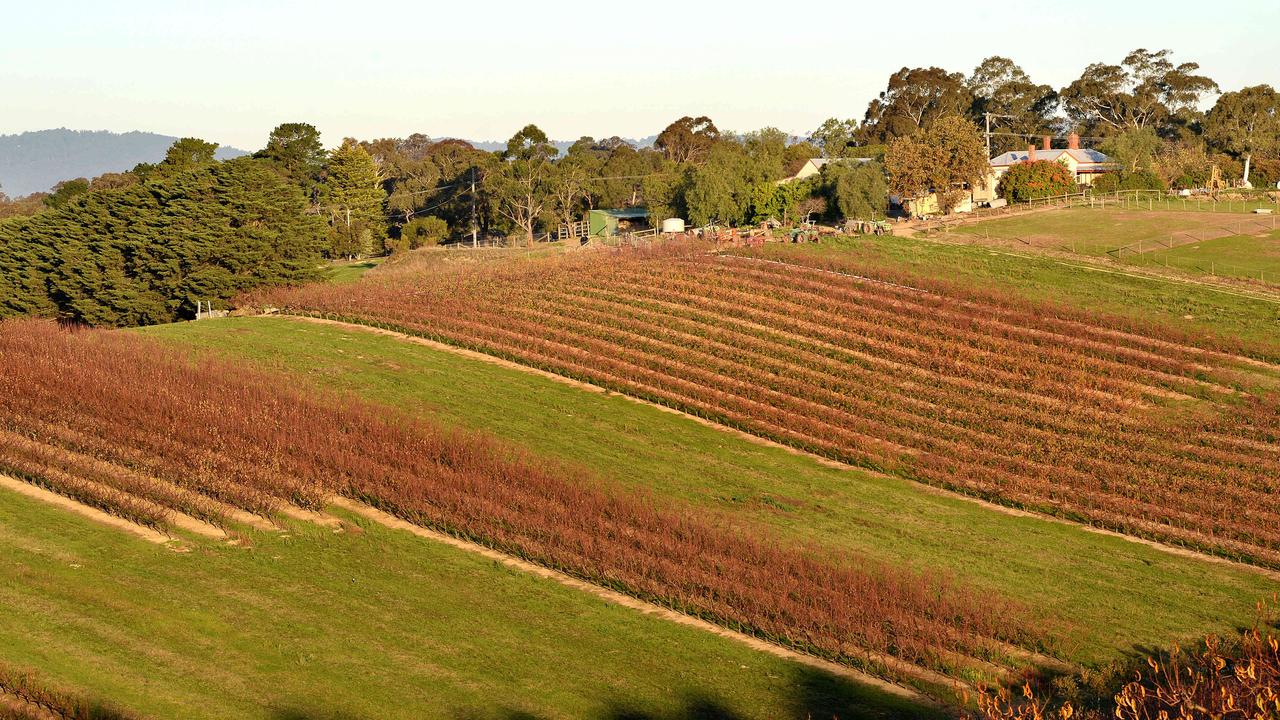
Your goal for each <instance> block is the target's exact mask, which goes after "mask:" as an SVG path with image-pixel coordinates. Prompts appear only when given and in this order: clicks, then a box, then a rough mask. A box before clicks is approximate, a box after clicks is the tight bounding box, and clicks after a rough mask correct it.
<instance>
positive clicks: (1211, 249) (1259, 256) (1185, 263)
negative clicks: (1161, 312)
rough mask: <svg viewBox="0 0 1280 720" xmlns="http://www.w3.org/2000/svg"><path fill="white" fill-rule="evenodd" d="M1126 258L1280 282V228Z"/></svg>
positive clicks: (1150, 263)
mask: <svg viewBox="0 0 1280 720" xmlns="http://www.w3.org/2000/svg"><path fill="white" fill-rule="evenodd" d="M1129 262H1132V263H1136V264H1141V265H1163V266H1165V267H1175V268H1178V269H1179V270H1186V271H1188V272H1193V273H1200V274H1211V275H1222V276H1226V277H1235V278H1249V279H1253V280H1263V281H1266V282H1268V283H1271V284H1275V285H1280V230H1277V231H1273V232H1270V233H1267V234H1265V235H1262V236H1255V235H1235V236H1231V237H1221V238H1214V239H1212V240H1204V241H1201V242H1198V243H1194V244H1191V245H1179V246H1178V247H1175V248H1173V249H1171V250H1152V251H1150V252H1145V253H1143V254H1141V255H1137V256H1134V257H1132V258H1129Z"/></svg>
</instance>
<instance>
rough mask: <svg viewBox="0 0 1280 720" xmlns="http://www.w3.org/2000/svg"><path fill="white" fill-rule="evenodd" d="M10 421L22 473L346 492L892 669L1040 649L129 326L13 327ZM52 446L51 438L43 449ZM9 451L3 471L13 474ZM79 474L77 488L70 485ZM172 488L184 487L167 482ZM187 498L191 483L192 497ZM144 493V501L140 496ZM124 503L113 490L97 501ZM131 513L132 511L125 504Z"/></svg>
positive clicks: (994, 611) (185, 488) (979, 615)
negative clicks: (194, 355)
mask: <svg viewBox="0 0 1280 720" xmlns="http://www.w3.org/2000/svg"><path fill="white" fill-rule="evenodd" d="M0 430H2V431H4V432H5V433H7V435H4V436H0V437H9V438H10V443H9V444H10V446H12V447H14V448H18V449H22V450H23V453H22V454H21V456H20V460H21V461H22V462H23V464H22V466H21V467H20V468H18V469H20V470H21V471H22V473H23V474H24V475H26V476H28V477H37V478H39V479H40V480H41V481H42V482H44V483H46V484H49V485H50V486H52V487H53V488H54V489H55V490H59V491H62V492H67V493H68V494H74V495H77V496H81V494H80V492H79V489H78V487H79V486H78V485H76V484H66V485H63V484H61V483H62V482H63V481H64V480H65V478H66V477H68V476H69V477H71V478H74V479H75V482H76V483H88V484H92V485H94V486H100V487H101V488H106V489H111V490H112V491H114V492H119V493H122V494H123V495H124V497H125V498H126V499H130V500H131V501H132V500H133V499H134V498H137V502H145V503H147V504H148V506H153V505H154V506H156V507H159V508H171V509H174V510H180V511H183V512H191V511H193V510H192V507H191V504H192V500H191V498H192V496H193V495H194V496H200V495H208V496H210V497H213V498H216V499H218V500H220V501H222V502H224V503H228V504H231V505H235V506H238V507H241V508H244V509H246V510H249V511H252V512H259V513H264V514H269V513H271V512H272V510H273V509H275V508H277V507H279V506H280V505H281V504H283V503H292V504H296V505H300V506H303V507H308V508H317V509H318V508H323V506H324V505H325V502H326V498H328V497H329V496H330V495H331V494H332V493H341V494H344V495H347V496H349V497H353V498H356V499H360V500H364V501H366V502H369V503H371V504H373V505H376V506H378V507H380V508H382V509H384V510H386V511H388V512H391V513H393V514H395V515H398V516H400V517H402V518H404V519H407V520H409V521H411V522H415V523H418V524H421V525H423V526H427V527H432V528H436V529H439V530H441V531H444V532H447V533H450V534H453V535H456V536H459V537H463V538H467V539H470V540H473V541H476V542H480V543H483V544H485V545H488V546H491V547H494V548H497V549H499V550H502V551H504V552H508V553H511V554H514V555H518V556H521V557H524V558H527V559H529V560H532V561H535V562H538V563H540V564H543V565H545V566H548V567H552V568H556V569H560V570H563V571H565V572H568V573H570V574H573V575H576V576H578V577H581V578H583V579H586V580H589V581H591V582H595V583H597V584H600V585H604V586H608V587H612V588H617V589H620V590H623V591H625V592H627V593H630V594H632V595H635V596H637V597H641V598H644V599H648V600H651V601H654V602H657V603H660V604H663V605H666V606H669V607H672V608H675V609H678V610H681V611H683V612H686V613H689V614H691V615H696V616H700V617H704V618H707V619H709V620H712V621H714V622H718V623H720V624H723V625H725V626H727V627H731V628H735V629H739V630H742V631H744V632H747V633H750V634H754V635H757V636H760V637H764V638H768V639H771V640H775V641H777V642H781V643H785V644H788V645H791V646H793V647H796V648H799V649H801V650H804V651H807V652H810V653H814V654H817V655H821V656H824V657H828V658H831V659H834V660H838V661H843V662H849V663H853V664H857V665H863V666H867V667H869V668H872V669H878V670H880V671H882V672H885V673H887V674H893V672H894V671H893V670H891V669H889V665H891V663H889V664H886V662H885V661H884V660H883V657H884V656H893V657H896V658H899V659H902V660H905V661H907V662H909V663H916V664H921V665H927V666H930V667H935V668H940V669H944V670H950V669H965V668H966V667H972V666H973V663H970V662H969V661H968V660H966V658H984V659H991V660H994V661H996V662H1002V661H1007V657H1008V656H1007V655H1006V654H1005V652H1006V649H1007V646H1006V643H1016V644H1019V645H1024V646H1029V647H1038V646H1040V645H1041V642H1040V640H1039V637H1040V632H1041V631H1039V630H1032V629H1031V628H1032V627H1033V626H1034V623H1033V622H1031V620H1030V619H1029V618H1028V617H1027V614H1026V613H1025V612H1024V611H1022V610H1020V609H1019V608H1017V607H1014V606H1012V605H1011V604H1009V603H1006V602H1003V601H1000V600H998V599H992V598H991V597H990V596H987V595H984V596H982V597H976V596H974V595H971V594H970V593H968V592H966V591H965V590H963V589H961V588H957V587H955V586H954V585H953V584H952V583H950V582H948V581H946V580H945V579H935V578H926V577H924V576H921V575H917V574H915V573H912V572H906V571H900V570H897V569H894V568H890V567H887V566H885V565H882V564H879V563H875V562H872V561H869V560H866V559H862V558H857V557H847V558H842V559H841V560H840V561H838V562H837V561H832V560H826V559H821V558H820V557H819V556H818V554H816V553H812V552H809V551H806V550H803V549H796V548H793V547H786V546H780V545H778V544H777V543H775V542H773V541H772V540H770V539H768V537H767V536H764V537H761V535H760V533H759V531H758V530H756V531H752V532H750V533H748V532H747V531H746V529H741V530H739V529H734V528H725V527H720V526H718V525H716V524H713V523H711V522H709V521H707V520H704V519H701V518H699V517H697V516H695V515H693V514H692V513H690V512H688V511H685V510H681V509H678V508H667V507H663V506H660V505H659V504H657V503H656V502H655V501H654V500H652V499H651V498H648V497H646V496H638V495H632V494H623V493H614V492H609V491H607V490H606V489H605V486H604V484H603V483H602V482H601V481H600V480H599V479H598V478H595V477H591V476H589V475H587V474H585V473H583V472H580V471H577V470H575V469H573V468H567V467H562V466H559V465H555V464H549V463H545V462H542V461H539V460H537V459H535V458H532V457H530V456H527V455H525V454H523V453H521V452H518V451H516V450H515V449H513V448H509V447H505V446H502V445H499V444H497V443H495V442H494V441H493V440H490V439H488V438H486V437H483V436H480V435H475V434H468V433H460V432H451V431H446V430H442V429H440V428H438V427H435V426H433V425H431V424H430V423H428V422H426V421H425V420H422V419H418V418H411V417H406V416H402V415H400V414H398V413H395V412H393V411H391V410H389V409H387V408H384V407H380V406H376V405H372V404H369V403H366V402H362V401H359V400H356V399H354V398H350V397H334V396H327V395H315V394H309V393H307V392H304V391H303V390H299V389H295V388H294V387H293V383H292V382H291V381H290V380H288V379H287V378H282V377H276V376H272V375H267V374H263V373H258V372H252V371H249V370H246V369H243V368H239V367H236V366H234V365H230V364H225V363H216V362H199V363H192V362H189V361H188V360H186V359H185V358H184V357H181V356H177V355H175V354H172V353H169V352H166V351H164V350H162V349H161V348H160V347H158V346H156V345H154V344H153V343H151V342H148V341H145V340H144V339H141V338H138V337H135V336H132V335H126V334H122V333H110V332H84V331H81V332H65V331H62V330H59V329H58V328H57V327H56V326H55V325H53V324H49V323H43V322H33V321H27V322H8V323H2V324H0ZM39 448H43V449H39ZM7 458H8V455H7V454H6V455H4V456H0V469H3V468H5V467H9V468H10V469H12V464H11V462H10V461H9V460H8V459H7ZM66 482H68V483H70V481H69V480H67V481H66ZM165 486H169V487H170V488H171V490H173V491H171V492H169V493H167V494H166V493H163V492H160V491H158V489H157V488H160V487H165ZM179 488H180V489H181V490H182V492H178V491H177V489H179ZM132 493H137V495H136V496H135V495H133V494H132ZM114 497H115V496H114V495H111V494H110V493H106V492H104V493H102V494H101V495H100V499H99V501H98V504H101V505H105V506H111V505H112V503H113V498H114ZM116 510H117V511H118V512H122V513H132V512H134V510H133V509H132V508H131V507H130V506H128V505H125V504H123V503H122V505H121V507H118V508H116Z"/></svg>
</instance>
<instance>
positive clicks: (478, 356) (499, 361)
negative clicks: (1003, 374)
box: [258, 314, 1280, 581]
mask: <svg viewBox="0 0 1280 720" xmlns="http://www.w3.org/2000/svg"><path fill="white" fill-rule="evenodd" d="M258 317H279V318H284V319H287V320H292V321H295V322H309V323H315V324H318V325H329V326H333V327H340V328H344V329H347V330H354V331H360V332H367V333H371V334H374V335H383V336H386V337H391V338H395V339H397V340H401V341H404V342H410V343H413V344H416V345H422V346H425V347H428V348H432V349H434V350H439V351H442V352H448V353H453V354H454V355H460V356H462V357H466V358H470V359H472V360H479V361H481V362H486V363H490V364H492V365H498V366H500V367H504V368H509V369H512V370H518V371H520V372H524V373H530V374H533V375H537V376H540V377H544V378H547V379H549V380H554V381H556V382H558V383H561V384H564V385H569V386H571V387H576V388H579V389H582V390H587V391H589V392H593V393H597V394H600V395H608V396H612V397H620V398H625V399H627V400H629V401H631V402H634V403H638V404H640V405H645V406H647V407H651V408H655V409H657V410H661V411H663V412H666V413H670V414H672V415H679V416H681V417H683V418H686V419H688V420H692V421H693V422H696V423H698V424H700V425H704V426H706V427H710V428H715V429H716V430H719V431H721V432H727V433H730V434H732V435H735V436H737V437H740V438H742V439H744V440H746V441H747V442H751V443H754V444H756V445H763V446H765V447H770V448H776V449H779V450H783V451H785V452H788V453H791V454H792V455H799V456H802V457H805V458H808V459H809V460H812V461H814V462H817V463H818V464H820V465H823V466H825V467H829V468H834V469H839V470H853V471H857V472H861V473H865V474H867V475H871V476H874V477H880V478H888V479H892V480H897V481H899V482H906V483H910V484H911V485H913V486H914V487H916V488H918V489H921V490H924V491H925V492H928V493H930V494H933V495H937V496H941V497H946V498H950V499H954V500H963V501H965V502H968V503H973V504H975V505H978V506H979V507H982V508H985V509H988V510H993V511H995V512H1000V513H1004V514H1005V515H1011V516H1014V517H1027V518H1036V519H1039V520H1043V521H1046V522H1052V523H1057V524H1059V525H1067V526H1069V527H1074V528H1077V529H1080V530H1084V531H1086V532H1090V533H1094V534H1096V535H1104V536H1107V537H1114V538H1119V539H1121V540H1125V541H1128V542H1131V543H1135V544H1138V545H1145V546H1147V547H1150V548H1154V549H1156V550H1159V551H1161V552H1164V553H1167V554H1169V555H1174V556H1177V557H1183V558H1189V559H1194V560H1200V561H1203V562H1209V563H1214V564H1216V565H1222V566H1224V567H1231V568H1235V569H1238V570H1245V571H1248V572H1252V573H1255V574H1258V575H1262V576H1263V577H1267V578H1271V579H1273V580H1277V581H1280V571H1277V570H1272V569H1269V568H1265V567H1260V566H1257V565H1250V564H1248V563H1242V562H1238V561H1236V560H1231V559H1229V558H1224V557H1219V556H1217V555H1210V554H1208V553H1203V552H1199V551H1197V550H1192V549H1189V548H1185V547H1179V546H1177V545H1167V544H1165V543H1161V542H1157V541H1155V540H1149V539H1147V538H1141V537H1134V536H1132V535H1125V534H1124V533H1120V532H1116V531H1114V530H1107V529H1105V528H1100V527H1095V526H1093V525H1085V524H1082V523H1078V522H1074V521H1071V520H1067V519H1064V518H1060V517H1054V516H1053V515H1047V514H1045V513H1039V512H1033V511H1030V510H1021V509H1019V508H1014V507H1009V506H1007V505H1000V504H998V503H993V502H991V501H989V500H983V499H981V498H976V497H973V496H970V495H965V494H963V493H957V492H953V491H951V490H946V489H944V488H940V487H935V486H933V485H929V484H927V483H921V482H917V481H915V480H911V479H909V478H903V477H900V476H897V475H886V474H884V473H878V472H875V471H873V470H869V469H866V468H862V467H858V466H855V465H849V464H847V463H842V462H840V461H838V460H832V459H831V458H827V457H823V456H821V455H815V454H813V453H808V452H805V451H803V450H800V449H798V448H794V447H791V446H790V445H783V444H782V443H778V442H774V441H772V440H768V439H765V438H762V437H760V436H758V435H752V434H751V433H748V432H744V431H742V430H738V429H737V428H732V427H728V426H725V425H720V424H719V423H715V422H712V421H710V420H707V419H706V418H701V417H698V416H696V415H690V414H689V413H685V412H681V411H680V410H676V409H675V408H672V407H668V406H666V405H662V404H659V403H654V402H650V401H648V400H642V399H640V398H636V397H632V396H630V395H625V394H623V393H618V392H614V391H612V390H608V389H606V388H602V387H599V386H597V385H592V384H590V383H586V382H583V381H581V380H575V379H573V378H568V377H565V376H563V375H557V374H555V373H552V372H548V371H546V370H541V369H538V368H532V367H529V366H527V365H521V364H519V363H516V362H512V361H510V360H506V359H503V358H499V357H494V356H493V355H486V354H484V353H481V352H476V351H475V350H467V349H465V348H460V347H456V346H453V345H449V344H447V343H442V342H438V341H435V340H428V339H427V338H423V337H418V336H416V335H409V334H407V333H402V332H398V331H396V330H387V329H385V328H378V327H373V326H370V325H360V324H358V323H349V322H343V321H341V320H328V319H325V318H316V317H308V316H305V315H287V314H275V315H263V316H258Z"/></svg>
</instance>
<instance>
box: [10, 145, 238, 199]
mask: <svg viewBox="0 0 1280 720" xmlns="http://www.w3.org/2000/svg"><path fill="white" fill-rule="evenodd" d="M177 139H178V138H176V137H171V136H169V135H158V134H156V133H148V132H137V131H134V132H126V133H114V132H110V131H106V130H96V131H95V130H68V129H67V128H57V129H54V130H36V131H33V132H24V133H19V134H17V135H0V191H2V192H4V193H5V194H6V195H8V196H9V197H21V196H23V195H30V194H31V193H36V192H44V191H46V190H48V189H50V188H52V187H53V186H54V185H56V184H58V183H59V182H61V181H63V180H71V179H73V178H78V177H84V178H92V177H94V176H95V175H101V174H102V173H105V172H122V171H125V170H128V169H130V168H132V167H133V166H135V165H137V164H138V163H144V162H157V161H159V160H161V159H162V158H164V153H165V150H167V149H169V146H170V145H172V144H173V141H174V140H177ZM246 154H247V153H246V152H245V151H243V150H239V149H236V148H232V147H226V146H223V147H220V148H218V153H217V157H218V159H220V160H226V159H228V158H233V157H239V156H241V155H246Z"/></svg>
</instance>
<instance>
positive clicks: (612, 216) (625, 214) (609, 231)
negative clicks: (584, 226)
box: [587, 207, 649, 237]
mask: <svg viewBox="0 0 1280 720" xmlns="http://www.w3.org/2000/svg"><path fill="white" fill-rule="evenodd" d="M648 220H649V210H648V208H642V207H632V208H619V209H614V210H591V211H589V212H588V213H587V222H588V224H589V232H590V233H591V237H613V236H614V235H617V234H618V225H619V223H620V222H625V223H627V224H628V225H631V224H635V223H637V222H644V223H647V222H648Z"/></svg>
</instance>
